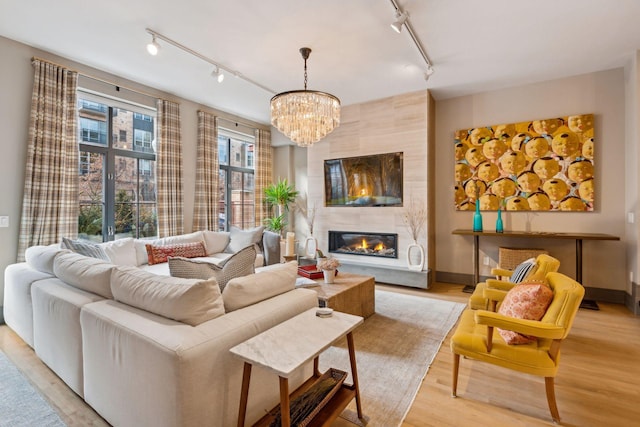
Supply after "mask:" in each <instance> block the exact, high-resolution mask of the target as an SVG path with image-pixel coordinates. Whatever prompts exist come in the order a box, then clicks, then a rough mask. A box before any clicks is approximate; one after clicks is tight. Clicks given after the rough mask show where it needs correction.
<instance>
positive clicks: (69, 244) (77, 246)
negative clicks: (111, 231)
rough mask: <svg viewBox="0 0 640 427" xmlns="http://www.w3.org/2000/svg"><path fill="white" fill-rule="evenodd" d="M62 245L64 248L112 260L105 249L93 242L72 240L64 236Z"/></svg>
mask: <svg viewBox="0 0 640 427" xmlns="http://www.w3.org/2000/svg"><path fill="white" fill-rule="evenodd" d="M60 247H61V248H62V249H69V250H71V251H73V252H75V253H78V254H80V255H84V256H88V257H91V258H97V259H101V260H103V261H107V262H111V260H110V259H109V257H108V256H107V253H106V252H105V251H104V249H102V248H101V247H100V246H98V245H96V244H94V243H91V242H83V241H82V240H71V239H67V238H66V237H63V238H62V243H61V244H60Z"/></svg>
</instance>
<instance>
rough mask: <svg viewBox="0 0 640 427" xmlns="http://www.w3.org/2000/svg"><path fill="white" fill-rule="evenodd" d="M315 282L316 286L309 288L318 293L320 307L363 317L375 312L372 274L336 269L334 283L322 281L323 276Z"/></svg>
mask: <svg viewBox="0 0 640 427" xmlns="http://www.w3.org/2000/svg"><path fill="white" fill-rule="evenodd" d="M316 283H317V284H318V285H317V286H313V287H311V288H309V289H313V290H314V291H316V292H317V293H318V301H319V303H320V306H321V307H331V308H333V309H334V310H336V311H341V312H343V313H349V314H354V315H356V316H362V317H364V318H367V317H369V316H371V315H372V314H373V313H375V312H376V299H375V280H374V278H373V277H372V276H362V275H359V274H352V273H343V272H341V271H338V274H337V275H336V278H335V281H334V283H332V284H328V283H324V278H320V279H317V280H316Z"/></svg>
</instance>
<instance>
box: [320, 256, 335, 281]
mask: <svg viewBox="0 0 640 427" xmlns="http://www.w3.org/2000/svg"><path fill="white" fill-rule="evenodd" d="M338 267H340V260H339V259H338V258H325V259H323V260H322V261H320V262H319V263H318V268H319V269H320V270H322V274H323V275H324V282H325V283H333V281H334V279H335V277H336V268H338Z"/></svg>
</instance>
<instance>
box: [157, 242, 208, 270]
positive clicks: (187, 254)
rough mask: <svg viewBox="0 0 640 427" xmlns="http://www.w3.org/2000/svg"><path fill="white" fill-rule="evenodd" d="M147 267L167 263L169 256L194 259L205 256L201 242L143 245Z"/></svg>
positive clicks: (205, 251)
mask: <svg viewBox="0 0 640 427" xmlns="http://www.w3.org/2000/svg"><path fill="white" fill-rule="evenodd" d="M145 247H146V248H147V258H148V261H149V265H153V264H160V263H161V262H167V260H168V259H169V257H170V256H180V257H183V258H195V257H205V256H207V250H206V249H205V247H204V243H203V242H194V243H177V244H174V245H149V244H147V245H145Z"/></svg>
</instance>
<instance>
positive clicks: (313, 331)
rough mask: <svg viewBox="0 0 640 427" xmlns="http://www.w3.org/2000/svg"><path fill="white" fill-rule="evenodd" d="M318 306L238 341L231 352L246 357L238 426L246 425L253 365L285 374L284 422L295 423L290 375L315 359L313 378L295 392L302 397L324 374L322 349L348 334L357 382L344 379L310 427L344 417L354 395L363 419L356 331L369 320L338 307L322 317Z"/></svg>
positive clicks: (265, 420)
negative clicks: (340, 309) (290, 391)
mask: <svg viewBox="0 0 640 427" xmlns="http://www.w3.org/2000/svg"><path fill="white" fill-rule="evenodd" d="M316 310H317V309H316V308H311V309H309V310H307V311H305V312H303V313H301V314H299V315H297V316H295V317H292V318H291V319H289V320H286V321H284V322H283V323H280V324H278V325H276V326H274V327H273V328H271V329H268V330H266V331H264V332H262V333H261V334H258V335H256V336H255V337H253V338H250V339H248V340H247V341H245V342H243V343H241V344H238V345H237V346H235V347H233V348H232V349H231V350H230V351H231V353H233V354H234V355H235V356H237V357H239V358H240V359H242V360H243V361H244V372H243V375H242V391H241V396H240V408H239V412H238V427H244V423H245V413H246V409H247V399H248V396H249V383H250V381H251V367H252V365H258V366H261V367H263V368H265V369H267V370H269V371H271V372H273V373H274V374H276V375H278V376H279V377H280V414H281V416H282V422H281V424H282V426H283V427H289V426H290V424H291V418H290V406H289V404H290V397H291V396H290V395H289V382H288V378H289V377H290V376H291V375H292V373H293V372H294V371H295V370H296V369H297V368H299V367H300V366H302V365H304V364H305V363H307V362H309V361H310V360H312V359H313V371H314V372H313V376H312V377H311V378H310V379H309V380H307V381H306V382H305V383H304V384H303V385H302V386H300V388H298V389H297V390H296V391H294V393H293V394H292V396H296V395H299V394H301V393H302V392H303V391H304V390H306V389H308V388H309V387H311V386H313V383H314V382H315V380H316V379H317V378H320V377H321V374H320V372H319V371H318V357H319V355H320V353H322V352H323V351H324V350H326V349H327V348H328V347H329V346H331V345H332V344H333V343H335V342H336V341H337V340H338V339H340V338H342V337H344V336H345V335H346V336H347V346H348V348H349V362H350V364H351V377H352V379H353V384H352V385H346V384H344V383H343V384H342V385H341V386H340V389H339V390H338V392H337V393H336V394H335V395H334V396H333V397H332V398H331V400H330V401H329V403H327V404H326V406H325V407H324V408H323V409H322V411H320V413H318V414H317V416H316V417H315V418H314V419H313V420H312V422H311V423H310V424H309V426H329V425H331V421H332V420H333V419H335V418H336V417H337V416H338V415H340V413H341V412H342V411H343V410H344V408H345V407H346V406H347V404H348V403H349V402H350V401H351V400H352V399H354V398H355V399H356V408H357V412H358V418H360V419H362V418H363V415H362V404H361V402H360V389H359V386H358V371H357V368H356V356H355V348H354V344H353V334H352V332H353V330H354V329H355V328H357V327H358V326H359V325H361V324H362V323H363V319H362V317H360V316H353V315H351V314H346V313H340V312H338V311H334V312H333V314H332V316H331V317H326V318H321V317H318V316H316ZM276 409H277V408H274V410H272V411H271V412H269V413H267V414H266V415H265V416H264V417H263V418H262V419H260V420H259V421H258V422H257V423H256V424H255V425H256V426H269V425H270V424H271V422H272V421H273V419H274V416H275V414H276Z"/></svg>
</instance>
